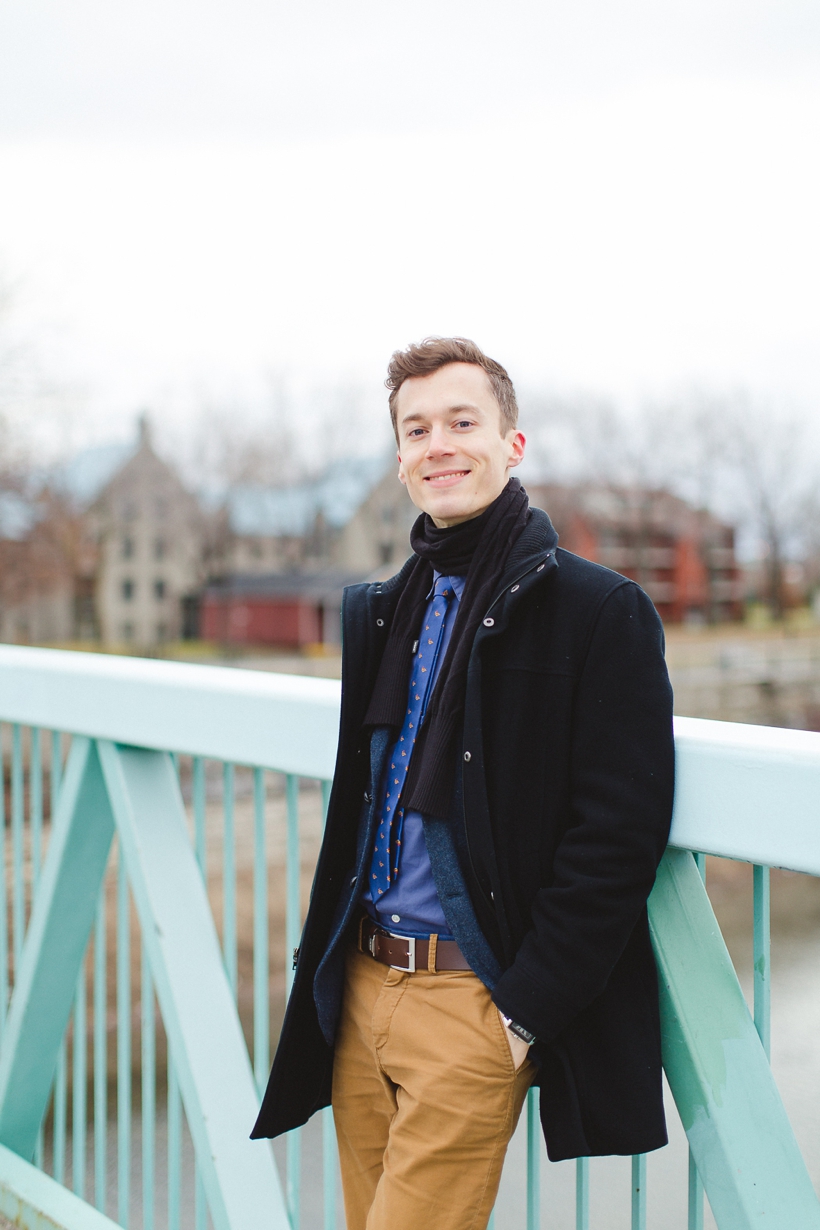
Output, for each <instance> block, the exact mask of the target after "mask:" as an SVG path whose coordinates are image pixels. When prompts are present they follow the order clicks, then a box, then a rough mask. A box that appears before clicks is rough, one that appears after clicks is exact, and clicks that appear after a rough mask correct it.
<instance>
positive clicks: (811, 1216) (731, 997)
mask: <svg viewBox="0 0 820 1230" xmlns="http://www.w3.org/2000/svg"><path fill="white" fill-rule="evenodd" d="M338 705H339V685H338V683H335V682H333V681H329V680H320V679H307V678H299V677H293V676H277V675H272V674H265V673H254V672H250V671H242V670H231V669H222V668H214V667H199V666H188V665H181V664H173V663H162V662H153V661H143V660H137V659H130V658H115V657H106V656H102V655H95V654H76V653H63V652H59V651H50V650H37V649H25V648H17V647H10V646H3V647H0V723H4V728H3V732H2V734H3V739H2V748H3V760H4V779H3V780H4V789H3V790H2V791H0V807H2V809H3V810H2V813H0V823H1V824H2V832H3V834H4V840H3V842H0V857H2V859H3V866H2V868H0V1027H1V1028H2V1040H1V1041H0V1212H3V1211H6V1209H7V1208H10V1207H12V1206H13V1207H14V1208H16V1209H19V1210H22V1211H20V1212H19V1217H20V1219H21V1220H20V1221H19V1224H21V1225H27V1224H31V1225H39V1224H43V1223H39V1222H37V1221H36V1220H35V1212H26V1209H29V1208H31V1209H34V1206H35V1205H36V1204H37V1201H38V1200H39V1201H40V1204H41V1205H42V1207H46V1206H49V1207H51V1206H50V1205H49V1201H51V1202H52V1203H53V1202H54V1201H55V1200H56V1201H57V1204H58V1205H59V1207H60V1208H61V1209H63V1208H64V1206H65V1208H68V1206H66V1205H65V1201H64V1202H63V1204H62V1205H61V1204H60V1200H59V1190H60V1187H59V1186H58V1185H64V1186H68V1187H70V1188H71V1190H72V1192H73V1194H74V1196H75V1197H76V1199H75V1201H74V1203H73V1204H70V1202H69V1204H70V1208H68V1211H64V1212H62V1213H60V1214H59V1217H62V1218H63V1219H64V1220H62V1221H61V1220H59V1219H56V1220H54V1219H53V1222H52V1224H55V1225H61V1224H64V1225H66V1226H72V1227H74V1226H76V1227H78V1230H79V1227H85V1226H88V1227H89V1228H93V1227H97V1226H99V1227H100V1228H101V1227H102V1226H103V1225H104V1224H117V1225H120V1226H121V1227H124V1228H130V1227H134V1228H135V1230H136V1228H137V1227H141V1228H144V1230H155V1228H156V1230H160V1228H164V1227H168V1230H183V1228H185V1230H188V1228H189V1227H190V1228H191V1230H206V1228H207V1227H208V1226H213V1227H214V1230H248V1227H251V1226H257V1225H266V1226H270V1227H275V1228H276V1230H279V1228H280V1227H281V1228H282V1230H284V1227H286V1226H289V1227H291V1228H292V1230H301V1227H304V1230H308V1228H310V1230H313V1227H314V1226H315V1227H318V1226H322V1227H323V1230H331V1228H333V1230H335V1227H337V1225H339V1226H340V1225H342V1224H343V1221H342V1213H341V1208H340V1203H341V1202H340V1200H339V1198H338V1176H337V1163H336V1156H335V1138H334V1133H333V1126H332V1119H331V1117H330V1112H329V1111H325V1112H323V1113H322V1116H321V1122H320V1125H318V1126H319V1130H318V1131H317V1130H316V1128H317V1125H316V1124H315V1123H314V1124H312V1125H310V1127H309V1129H308V1130H307V1131H308V1136H307V1143H306V1148H305V1151H304V1155H303V1149H302V1144H303V1136H302V1134H300V1133H293V1134H291V1135H290V1136H289V1137H288V1138H287V1140H286V1142H284V1146H283V1150H282V1149H279V1150H278V1152H277V1156H276V1160H274V1155H273V1152H272V1151H271V1149H270V1147H269V1146H268V1145H267V1144H265V1143H262V1142H256V1143H251V1142H249V1141H248V1139H247V1136H248V1132H249V1130H250V1127H251V1125H252V1123H253V1118H254V1115H255V1110H256V1106H257V1104H258V1096H259V1091H260V1090H261V1088H262V1087H263V1085H264V1081H265V1079H266V1077H267V1071H268V1066H269V1061H270V1055H271V1051H272V1046H273V1044H274V1039H275V1036H276V1033H277V1032H278V1026H279V1021H280V1019H281V1014H282V1010H283V1004H284V999H285V996H286V994H287V991H288V990H289V987H290V981H291V978H292V974H291V961H290V953H291V951H292V949H293V948H295V947H296V945H297V944H298V937H299V933H300V929H301V925H302V919H303V914H304V908H305V906H306V902H307V895H308V889H309V883H310V877H311V872H312V866H313V861H314V860H315V855H316V852H317V850H318V844H319V841H320V837H321V827H322V822H323V814H324V808H325V806H326V800H327V792H328V782H329V778H330V775H331V774H332V770H333V759H334V754H335V743H336V733H337V724H338ZM676 738H677V757H678V789H677V796H676V798H677V801H676V809H675V818H674V825H673V833H672V848H670V851H669V852H668V854H667V856H666V859H665V861H664V865H663V867H662V869H661V874H660V875H659V879H658V884H657V886H656V889H655V892H654V893H653V897H652V900H651V903H650V921H651V925H652V931H653V940H654V942H655V947H656V954H657V957H658V963H659V969H660V974H661V984H662V1010H663V1022H664V1059H665V1066H666V1070H667V1075H668V1078H669V1082H670V1086H671V1088H672V1092H673V1095H674V1097H675V1100H676V1102H677V1105H678V1107H679V1109H680V1111H681V1117H682V1120H683V1124H684V1127H685V1129H686V1132H687V1135H688V1137H689V1143H690V1147H691V1155H690V1161H689V1167H688V1188H689V1212H688V1226H689V1230H697V1227H699V1226H701V1225H702V1224H703V1208H704V1201H703V1188H704V1186H705V1188H706V1192H707V1194H708V1197H709V1202H710V1204H711V1208H712V1212H713V1214H714V1216H715V1219H716V1221H717V1224H718V1225H719V1227H720V1230H735V1228H740V1227H746V1226H749V1227H751V1226H756V1225H762V1224H764V1223H765V1224H769V1225H783V1226H788V1227H789V1228H790V1230H792V1228H798V1230H800V1228H802V1227H810V1226H811V1227H815V1226H817V1227H820V1206H819V1205H818V1202H817V1200H816V1198H815V1196H814V1192H813V1190H812V1188H811V1184H810V1182H809V1179H808V1175H807V1172H806V1168H805V1166H804V1164H803V1161H802V1159H801V1157H800V1154H799V1151H798V1150H797V1146H796V1144H795V1142H794V1137H793V1134H792V1132H791V1129H790V1127H789V1124H788V1120H787V1119H786V1116H785V1112H784V1111H783V1108H782V1103H781V1102H780V1098H779V1095H778V1093H777V1089H776V1087H775V1085H774V1082H773V1080H772V1078H771V1074H770V1072H769V1069H768V1065H767V1062H766V1055H767V1051H768V1034H769V1024H768V1022H769V985H770V984H769V977H770V956H769V909H768V868H769V867H771V866H779V867H787V868H790V869H792V870H795V871H803V872H809V873H810V874H812V875H818V874H820V824H818V821H820V735H815V734H811V733H806V732H797V731H781V730H773V729H768V728H760V727H747V726H738V725H733V724H729V723H718V722H705V721H698V720H695V719H678V723H677V730H676ZM690 851H695V852H697V856H696V857H697V860H700V861H701V863H702V856H703V854H704V853H709V854H713V855H716V856H719V857H723V858H733V859H741V860H745V861H748V862H751V863H752V864H754V866H755V872H754V902H755V907H754V949H755V960H754V970H755V973H754V1015H753V1018H752V1016H750V1014H749V1012H748V1010H747V1009H746V1005H745V1001H744V1000H743V996H742V994H741V992H740V989H739V986H738V984H737V979H736V977H735V975H734V971H733V969H732V966H731V962H730V961H729V958H728V954H727V953H726V949H725V946H724V945H723V941H722V938H721V936H720V932H719V929H718V928H717V924H716V923H715V920H714V915H713V914H712V911H711V907H710V905H709V901H708V898H707V896H706V893H705V891H704V889H703V884H702V880H701V878H700V876H699V874H698V866H697V861H696V858H693V856H692V854H690V853H689V852H690ZM536 1096H537V1095H535V1094H533V1095H531V1096H530V1099H529V1101H528V1104H527V1110H526V1115H525V1125H524V1128H523V1130H524V1132H525V1134H526V1154H527V1168H526V1177H525V1180H524V1182H525V1193H524V1194H523V1199H522V1210H523V1211H522V1220H523V1222H524V1223H525V1224H526V1226H527V1230H535V1228H536V1227H537V1226H539V1225H540V1224H541V1221H540V1192H541V1181H540V1176H539V1167H540V1166H541V1153H542V1150H541V1144H540V1133H539V1128H538V1116H537V1103H536ZM3 1146H4V1147H5V1152H4V1150H3V1148H2V1147H3ZM277 1148H278V1147H277ZM9 1150H11V1151H12V1152H13V1153H14V1154H17V1155H19V1156H20V1157H21V1158H22V1159H24V1161H23V1163H21V1165H22V1169H21V1168H20V1166H18V1165H17V1164H16V1163H12V1162H11V1161H7V1160H6V1159H9V1158H11V1154H10V1153H9V1152H8V1151H9ZM31 1161H33V1162H34V1166H33V1167H31V1166H26V1165H25V1163H26V1162H31ZM277 1162H278V1166H277V1164H276V1163H277ZM591 1167H592V1168H593V1169H594V1167H595V1162H594V1161H593V1162H592V1163H590V1162H588V1161H587V1160H585V1159H582V1160H580V1161H579V1162H578V1163H577V1165H576V1195H575V1225H576V1227H577V1228H578V1230H588V1227H589V1226H590V1195H589V1193H590V1168H591ZM280 1170H281V1176H282V1178H281V1182H280V1177H279V1176H280ZM631 1174H632V1182H631V1191H630V1192H629V1193H626V1192H625V1193H624V1195H625V1196H626V1197H627V1199H628V1201H629V1202H630V1217H631V1225H632V1227H633V1230H641V1228H642V1227H645V1226H646V1224H647V1183H646V1158H643V1157H636V1158H634V1159H633V1160H632V1171H631ZM21 1176H24V1177H21ZM38 1184H39V1187H38ZM23 1189H25V1190H23ZM32 1192H34V1193H35V1194H34V1195H32ZM55 1192H56V1193H57V1194H56V1196H55ZM35 1197H36V1198H35ZM4 1199H5V1200H6V1204H4V1203H3V1200H4ZM15 1202H17V1203H15ZM83 1210H86V1211H87V1220H83ZM95 1210H96V1211H95ZM38 1215H39V1214H38ZM504 1215H505V1210H504V1209H503V1208H502V1207H499V1209H498V1211H497V1218H498V1225H499V1230H500V1227H501V1225H502V1224H503V1223H504ZM26 1217H28V1218H29V1221H26V1220H25V1218H26ZM94 1217H96V1218H97V1220H96V1221H94V1220H93V1219H94ZM109 1218H110V1219H113V1223H112V1222H109V1221H107V1220H106V1219H109ZM45 1224H49V1223H45ZM667 1224H668V1222H664V1227H665V1226H666V1225H667Z"/></svg>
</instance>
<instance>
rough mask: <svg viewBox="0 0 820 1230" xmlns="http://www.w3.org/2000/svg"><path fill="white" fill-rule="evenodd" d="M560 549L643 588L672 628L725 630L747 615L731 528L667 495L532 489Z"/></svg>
mask: <svg viewBox="0 0 820 1230" xmlns="http://www.w3.org/2000/svg"><path fill="white" fill-rule="evenodd" d="M527 491H528V492H529V496H530V500H531V501H532V503H533V504H535V505H537V506H538V507H539V508H544V509H546V511H547V512H548V513H549V515H550V517H551V518H552V520H553V522H554V524H555V528H556V529H557V530H558V533H559V535H560V540H561V546H563V547H566V548H567V550H569V551H574V552H575V553H576V554H577V555H582V556H584V558H585V559H591V560H594V561H595V562H596V563H599V564H604V565H605V566H606V567H607V568H612V569H614V571H615V572H621V573H623V574H624V576H628V577H631V578H632V580H634V581H637V582H638V584H639V585H641V586H642V587H643V588H644V589H645V590H646V592H647V593H648V594H649V596H650V598H651V599H652V601H653V602H654V603H655V606H656V607H657V609H658V613H659V614H660V616H661V618H662V619H663V620H664V622H666V623H686V622H688V623H720V622H723V621H725V620H731V619H739V618H740V617H741V615H742V581H741V575H740V569H739V567H738V564H737V560H736V559H735V532H734V528H733V527H732V526H730V525H726V524H724V523H723V522H722V521H719V520H718V519H717V518H716V517H714V516H712V514H711V513H708V512H706V511H703V510H698V509H694V508H692V507H691V505H689V504H687V503H686V501H685V500H681V499H679V498H678V497H677V496H674V495H672V494H671V493H670V492H668V491H663V490H659V491H650V490H643V489H636V488H619V487H608V486H592V485H587V486H577V487H569V486H560V485H558V484H548V485H544V486H535V485H533V486H530V485H528V486H527Z"/></svg>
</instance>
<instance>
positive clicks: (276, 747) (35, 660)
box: [0, 645, 340, 778]
mask: <svg viewBox="0 0 820 1230" xmlns="http://www.w3.org/2000/svg"><path fill="white" fill-rule="evenodd" d="M339 698H340V685H339V683H338V682H337V681H336V680H334V679H309V678H306V677H304V676H301V675H279V674H274V673H272V672H268V671H251V670H238V669H236V668H235V667H225V666H200V665H196V664H193V663H187V662H160V661H156V660H152V659H147V658H129V657H123V656H118V655H115V654H98V653H81V652H74V651H71V650H64V649H32V648H28V647H26V646H19V645H0V719H2V720H4V721H10V722H20V723H23V724H25V725H29V726H42V727H48V728H51V729H53V730H65V731H70V732H71V733H72V734H81V735H89V736H90V737H91V738H96V739H111V740H112V741H113V742H115V743H127V744H131V745H133V746H134V747H150V748H162V749H165V750H168V751H173V752H180V753H182V754H188V755H192V756H212V757H215V758H217V759H219V760H228V761H233V762H235V763H237V764H252V765H258V766H261V767H263V768H269V769H278V770H280V771H281V772H284V773H296V774H299V775H300V776H304V777H322V778H326V777H329V776H330V775H331V774H332V772H333V764H334V758H335V754H336V739H337V735H338V728H339Z"/></svg>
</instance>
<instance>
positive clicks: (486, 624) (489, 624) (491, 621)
mask: <svg viewBox="0 0 820 1230" xmlns="http://www.w3.org/2000/svg"><path fill="white" fill-rule="evenodd" d="M494 623H495V620H494V619H491V618H490V617H489V615H488V616H487V618H486V619H485V620H484V627H485V628H492V626H493V624H494Z"/></svg>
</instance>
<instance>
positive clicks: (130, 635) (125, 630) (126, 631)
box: [122, 624, 134, 641]
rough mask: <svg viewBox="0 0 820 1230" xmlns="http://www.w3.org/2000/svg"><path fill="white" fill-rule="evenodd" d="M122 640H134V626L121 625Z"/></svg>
mask: <svg viewBox="0 0 820 1230" xmlns="http://www.w3.org/2000/svg"><path fill="white" fill-rule="evenodd" d="M122 639H123V640H124V641H133V639H134V625H133V624H123V625H122Z"/></svg>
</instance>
